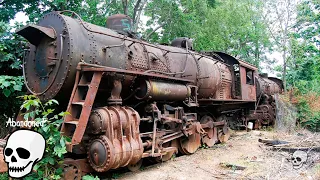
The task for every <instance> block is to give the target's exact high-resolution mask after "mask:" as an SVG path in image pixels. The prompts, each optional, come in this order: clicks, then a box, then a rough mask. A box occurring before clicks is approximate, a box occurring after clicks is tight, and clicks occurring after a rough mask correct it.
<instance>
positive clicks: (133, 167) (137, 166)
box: [127, 159, 143, 172]
mask: <svg viewBox="0 0 320 180" xmlns="http://www.w3.org/2000/svg"><path fill="white" fill-rule="evenodd" d="M142 160H143V159H140V160H139V161H138V162H137V163H136V164H129V165H128V166H127V167H128V169H129V170H130V171H131V172H135V171H138V170H139V169H140V168H141V166H142Z"/></svg>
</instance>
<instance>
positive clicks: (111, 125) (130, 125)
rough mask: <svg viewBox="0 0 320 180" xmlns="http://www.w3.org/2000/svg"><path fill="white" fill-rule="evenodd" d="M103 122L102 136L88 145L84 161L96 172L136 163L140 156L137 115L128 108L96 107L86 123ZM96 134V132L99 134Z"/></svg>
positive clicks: (140, 142)
mask: <svg viewBox="0 0 320 180" xmlns="http://www.w3.org/2000/svg"><path fill="white" fill-rule="evenodd" d="M97 119H99V120H100V121H105V122H104V124H105V125H106V126H105V131H101V134H102V133H103V132H105V133H104V135H101V136H100V137H99V138H96V139H93V140H92V142H91V143H90V145H89V146H88V159H89V162H90V164H91V166H92V168H93V169H94V170H96V171H98V172H105V171H107V170H109V169H116V168H118V167H124V166H127V165H129V164H136V163H137V162H138V161H139V160H140V159H141V156H142V153H143V145H142V140H141V138H140V136H139V123H140V116H139V114H138V113H137V112H136V111H135V110H133V109H132V108H130V107H121V106H110V107H103V108H98V109H96V110H94V111H93V113H92V115H91V116H90V121H89V123H92V122H97V121H99V120H97ZM99 134H100V133H99Z"/></svg>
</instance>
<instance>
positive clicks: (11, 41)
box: [0, 13, 26, 76]
mask: <svg viewBox="0 0 320 180" xmlns="http://www.w3.org/2000/svg"><path fill="white" fill-rule="evenodd" d="M0 14H1V13H0ZM18 27H19V25H16V26H15V27H10V26H9V24H7V23H4V22H3V21H1V20H0V75H11V76H20V75H22V72H21V71H17V70H21V64H22V58H23V49H25V47H26V42H25V40H24V38H22V37H21V36H18V35H17V34H14V33H13V32H12V31H13V28H18Z"/></svg>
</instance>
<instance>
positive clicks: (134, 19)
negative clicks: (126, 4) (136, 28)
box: [132, 0, 141, 24]
mask: <svg viewBox="0 0 320 180" xmlns="http://www.w3.org/2000/svg"><path fill="white" fill-rule="evenodd" d="M140 3H141V0H137V2H136V5H135V6H134V8H133V16H132V19H133V24H134V23H135V22H136V14H137V11H138V8H139V6H140Z"/></svg>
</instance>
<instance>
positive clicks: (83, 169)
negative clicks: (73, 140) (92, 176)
mask: <svg viewBox="0 0 320 180" xmlns="http://www.w3.org/2000/svg"><path fill="white" fill-rule="evenodd" d="M63 170H64V172H63V179H64V180H69V179H74V180H81V179H82V176H83V175H85V174H86V173H89V172H92V171H93V169H92V168H91V167H90V165H89V164H88V161H87V159H71V158H66V159H64V161H63Z"/></svg>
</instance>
